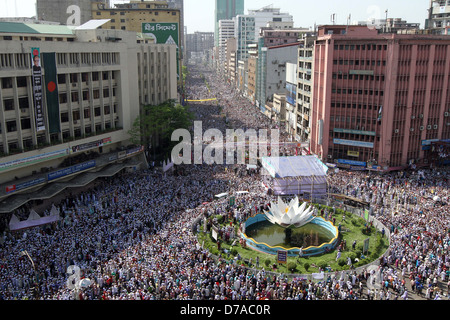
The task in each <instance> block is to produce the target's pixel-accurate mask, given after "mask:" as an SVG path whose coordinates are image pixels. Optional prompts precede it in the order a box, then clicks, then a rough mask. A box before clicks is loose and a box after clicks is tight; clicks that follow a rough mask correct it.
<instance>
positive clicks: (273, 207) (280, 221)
mask: <svg viewBox="0 0 450 320" xmlns="http://www.w3.org/2000/svg"><path fill="white" fill-rule="evenodd" d="M306 206H307V203H306V202H303V204H302V205H301V206H299V200H298V197H295V199H292V200H291V202H290V203H289V205H286V203H284V201H283V200H281V198H280V197H278V203H274V202H271V203H270V210H269V211H264V214H265V216H266V218H267V220H269V221H270V222H271V223H273V224H277V225H279V226H281V227H283V228H288V227H290V226H295V227H297V228H298V227H301V226H303V225H305V224H307V223H308V222H310V221H311V220H313V219H314V217H313V215H312V214H313V209H312V207H311V206H310V207H308V208H306Z"/></svg>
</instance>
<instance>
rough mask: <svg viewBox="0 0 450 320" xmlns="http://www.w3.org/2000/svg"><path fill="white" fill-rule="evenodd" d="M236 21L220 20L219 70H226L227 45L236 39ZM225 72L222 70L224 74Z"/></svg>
mask: <svg viewBox="0 0 450 320" xmlns="http://www.w3.org/2000/svg"><path fill="white" fill-rule="evenodd" d="M234 38H235V34H234V20H233V19H229V20H220V21H219V60H218V68H219V69H220V68H225V63H226V60H227V43H228V39H234ZM224 71H225V70H222V72H224Z"/></svg>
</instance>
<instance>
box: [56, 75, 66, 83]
mask: <svg viewBox="0 0 450 320" xmlns="http://www.w3.org/2000/svg"><path fill="white" fill-rule="evenodd" d="M62 83H66V75H65V74H58V84H62Z"/></svg>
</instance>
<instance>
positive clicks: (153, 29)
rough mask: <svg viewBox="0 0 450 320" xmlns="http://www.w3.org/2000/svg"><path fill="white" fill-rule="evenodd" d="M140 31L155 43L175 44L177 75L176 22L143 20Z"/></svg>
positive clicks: (178, 43)
mask: <svg viewBox="0 0 450 320" xmlns="http://www.w3.org/2000/svg"><path fill="white" fill-rule="evenodd" d="M142 33H143V34H145V35H146V36H148V37H151V38H153V39H154V40H155V43H164V44H175V45H176V46H177V75H178V76H179V75H180V68H179V49H180V41H179V38H180V37H179V34H180V33H179V28H178V23H176V22H164V23H162V22H161V23H160V22H145V23H142Z"/></svg>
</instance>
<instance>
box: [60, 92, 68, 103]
mask: <svg viewBox="0 0 450 320" xmlns="http://www.w3.org/2000/svg"><path fill="white" fill-rule="evenodd" d="M59 103H67V93H60V94H59Z"/></svg>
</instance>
